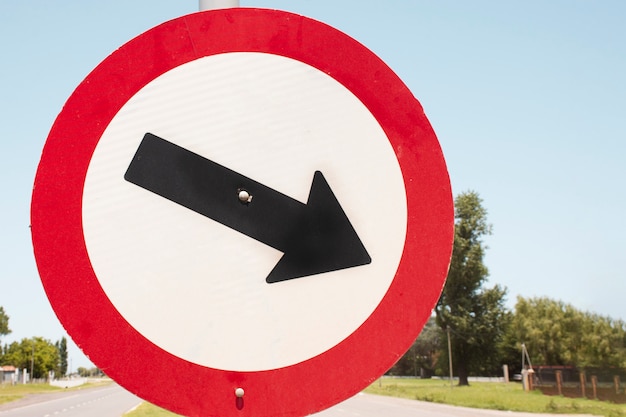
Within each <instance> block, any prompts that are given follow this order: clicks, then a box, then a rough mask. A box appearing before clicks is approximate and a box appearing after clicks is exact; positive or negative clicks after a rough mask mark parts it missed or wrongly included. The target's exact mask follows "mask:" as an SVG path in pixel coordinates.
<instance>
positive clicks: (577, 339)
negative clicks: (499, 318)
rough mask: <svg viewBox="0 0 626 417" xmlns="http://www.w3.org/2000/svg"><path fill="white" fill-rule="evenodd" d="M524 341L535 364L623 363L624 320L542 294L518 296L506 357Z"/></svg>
mask: <svg viewBox="0 0 626 417" xmlns="http://www.w3.org/2000/svg"><path fill="white" fill-rule="evenodd" d="M522 343H524V344H525V345H526V348H527V349H528V351H529V353H530V357H531V360H532V361H533V364H535V365H573V366H578V367H587V366H597V367H626V324H625V323H624V322H623V321H622V320H613V319H611V318H610V317H605V316H600V315H598V314H594V313H588V312H583V311H580V310H578V309H576V308H575V307H573V306H572V305H571V304H566V303H564V302H562V301H555V300H552V299H550V298H546V297H538V298H529V299H527V298H523V297H518V298H517V303H516V304H515V312H514V314H513V317H512V320H511V326H510V328H509V331H508V332H507V335H506V345H507V349H508V353H509V355H508V357H513V353H512V352H519V351H520V346H521V344H522Z"/></svg>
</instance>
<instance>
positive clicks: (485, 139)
mask: <svg viewBox="0 0 626 417" xmlns="http://www.w3.org/2000/svg"><path fill="white" fill-rule="evenodd" d="M241 5H242V6H246V7H268V8H276V9H283V10H287V11H291V12H295V13H299V14H303V15H306V16H309V17H312V18H314V19H317V20H321V21H323V22H325V23H328V24H330V25H332V26H335V27H336V28H338V29H340V30H342V31H343V32H345V33H347V34H348V35H350V36H352V37H354V38H355V39H357V40H359V41H360V42H361V43H363V44H364V45H366V46H367V47H368V48H370V49H371V50H372V51H373V52H375V53H376V54H377V55H379V56H380V57H381V58H382V59H383V60H384V61H385V62H386V63H387V64H388V65H389V66H390V67H391V68H392V69H393V70H394V71H395V72H396V73H397V74H398V75H399V76H400V78H402V79H403V81H404V82H405V83H406V84H407V85H408V86H409V88H410V89H411V90H412V91H413V93H414V95H415V96H416V97H417V98H418V100H419V101H420V102H421V104H422V105H423V107H424V110H425V112H426V114H427V116H428V118H429V120H430V122H431V124H432V125H433V127H434V129H435V132H436V133H437V136H438V137H439V141H440V143H441V145H442V148H443V151H444V154H445V157H446V161H447V164H448V169H449V173H450V178H451V182H452V187H453V192H454V194H455V195H456V194H458V193H460V192H462V191H467V190H475V191H477V192H478V193H479V194H480V196H481V197H482V199H483V204H484V206H485V207H486V209H487V210H488V212H489V221H490V223H492V224H493V235H492V236H490V237H489V238H488V239H487V244H488V246H489V249H488V251H487V255H486V258H485V262H486V264H487V266H488V268H489V270H490V278H489V285H493V284H500V285H503V286H506V287H507V288H508V305H509V306H511V307H512V306H513V305H514V303H515V298H516V296H518V295H522V296H524V297H532V296H547V297H550V298H553V299H560V300H562V301H564V302H567V303H571V304H573V305H574V306H576V307H577V308H579V309H582V310H589V311H593V312H597V313H599V314H602V315H609V316H612V317H614V318H626V312H625V311H624V307H623V305H624V303H623V300H624V294H626V280H625V279H624V278H625V277H624V272H623V270H622V265H623V262H624V259H625V258H626V253H625V252H626V225H625V223H624V221H623V219H622V217H623V213H624V212H625V211H626V187H625V186H624V180H625V179H626V163H624V157H625V156H626V145H625V140H626V123H625V116H626V75H625V74H626V26H624V24H623V22H624V19H625V18H626V3H624V2H622V1H617V0H616V1H608V0H606V1H602V2H590V1H583V0H549V1H546V0H541V1H538V0H530V1H509V2H502V1H496V0H493V1H485V0H476V1H472V2H465V1H460V0H458V1H421V0H411V1H408V0H407V1H399V0H388V1H384V2H383V1H371V0H366V1H363V0H361V1H356V0H343V1H331V0H316V1H313V0H306V1H305V0H293V1H286V0H281V1H279V0H257V1H244V0H242V1H241ZM197 8H198V3H197V1H195V0H177V1H174V0H170V1H165V0H132V1H127V0H124V1H123V0H110V1H106V2H87V1H78V0H73V1H69V0H68V1H57V2H50V1H43V0H39V1H22V0H4V1H2V2H1V3H0V46H1V49H2V52H3V58H2V65H1V66H0V92H1V99H0V158H1V164H0V169H1V175H0V187H1V189H2V190H3V193H4V196H3V198H2V200H1V205H0V213H1V214H2V216H1V217H0V230H1V233H0V305H2V306H3V307H4V308H5V310H6V312H7V313H8V314H9V316H10V317H11V319H10V327H11V328H12V329H13V333H12V334H11V335H9V336H7V337H5V338H4V339H3V340H2V343H7V342H11V341H13V340H20V339H21V338H23V337H31V336H34V335H37V336H43V337H46V338H49V339H51V340H58V339H60V338H61V337H62V336H64V335H65V333H64V331H63V329H62V327H61V325H60V324H59V323H58V321H57V319H56V317H55V316H54V313H53V311H52V309H51V307H50V305H49V303H48V301H47V299H46V296H45V294H44V292H43V289H42V286H41V284H40V281H39V278H38V274H37V270H36V267H35V262H34V259H33V255H32V247H31V241H30V232H29V228H28V225H29V210H30V195H31V190H32V184H33V179H34V175H35V171H36V168H37V164H38V161H39V157H40V154H41V150H42V148H43V145H44V142H45V139H46V137H47V134H48V131H49V129H50V127H51V125H52V123H53V121H54V119H55V117H56V116H57V114H58V113H59V112H60V110H61V108H62V106H63V103H64V102H65V101H66V99H67V98H68V97H69V96H70V94H71V93H72V91H73V90H74V88H75V87H76V86H77V85H78V84H79V83H80V82H81V81H82V79H83V78H84V77H85V76H86V75H87V74H88V73H89V72H90V71H91V70H92V69H93V68H94V67H95V66H96V65H97V64H98V63H100V62H101V61H102V60H103V59H104V58H106V57H107V56H108V55H109V54H110V53H111V52H112V51H114V50H115V49H116V48H117V47H119V46H121V45H122V44H123V43H125V42H126V41H128V40H130V39H131V38H133V37H135V36H136V35H138V34H140V33H142V32H144V31H145V30H147V29H149V28H151V27H153V26H155V25H157V24H159V23H161V22H163V21H166V20H169V19H173V18H176V17H178V16H181V15H183V14H188V13H192V12H195V11H197ZM70 356H71V358H72V363H73V367H74V368H76V367H77V366H90V363H89V362H88V360H87V359H86V358H85V357H84V356H83V355H82V354H80V353H79V351H78V350H77V349H76V347H75V346H74V345H72V346H71V350H70Z"/></svg>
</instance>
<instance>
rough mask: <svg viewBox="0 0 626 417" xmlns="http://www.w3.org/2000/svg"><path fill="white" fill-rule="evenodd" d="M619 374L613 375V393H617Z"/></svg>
mask: <svg viewBox="0 0 626 417" xmlns="http://www.w3.org/2000/svg"><path fill="white" fill-rule="evenodd" d="M619 382H620V381H619V375H613V385H615V393H616V394H619Z"/></svg>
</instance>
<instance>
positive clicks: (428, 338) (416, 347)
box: [388, 317, 443, 378]
mask: <svg viewBox="0 0 626 417" xmlns="http://www.w3.org/2000/svg"><path fill="white" fill-rule="evenodd" d="M442 337H443V333H442V331H441V329H440V328H439V327H438V326H437V324H436V322H435V318H434V317H431V318H430V319H429V320H428V321H427V322H426V325H425V326H424V328H423V329H422V332H421V333H420V335H419V336H418V338H417V339H416V340H415V342H413V345H411V347H410V348H409V350H408V351H407V352H406V353H405V354H404V356H402V358H400V360H398V362H396V364H395V365H394V366H393V367H392V368H391V369H390V370H389V372H388V374H390V375H404V376H419V377H422V378H428V377H430V376H432V375H433V374H434V370H435V365H436V363H437V358H438V357H439V350H440V345H441V340H442Z"/></svg>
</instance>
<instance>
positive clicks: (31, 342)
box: [3, 337, 59, 379]
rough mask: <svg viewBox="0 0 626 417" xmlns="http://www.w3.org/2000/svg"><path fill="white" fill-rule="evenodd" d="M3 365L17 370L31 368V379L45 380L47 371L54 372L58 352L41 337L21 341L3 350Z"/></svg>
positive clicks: (57, 360) (57, 361)
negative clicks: (11, 366)
mask: <svg viewBox="0 0 626 417" xmlns="http://www.w3.org/2000/svg"><path fill="white" fill-rule="evenodd" d="M3 360H4V364H5V365H13V366H15V367H17V368H19V369H28V370H29V372H30V370H31V368H32V377H33V378H36V379H38V378H47V377H48V372H49V371H56V370H57V367H58V364H59V351H58V350H57V348H56V346H55V345H54V344H53V343H51V342H50V341H49V340H46V339H44V338H42V337H33V338H31V339H26V338H25V339H22V340H21V341H20V342H19V343H18V342H13V343H11V344H10V345H9V346H7V347H6V349H5V354H4V358H3Z"/></svg>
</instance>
